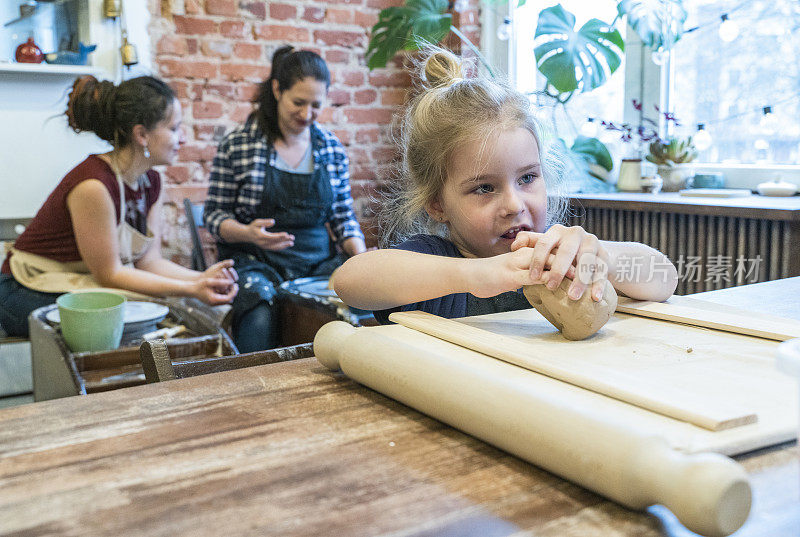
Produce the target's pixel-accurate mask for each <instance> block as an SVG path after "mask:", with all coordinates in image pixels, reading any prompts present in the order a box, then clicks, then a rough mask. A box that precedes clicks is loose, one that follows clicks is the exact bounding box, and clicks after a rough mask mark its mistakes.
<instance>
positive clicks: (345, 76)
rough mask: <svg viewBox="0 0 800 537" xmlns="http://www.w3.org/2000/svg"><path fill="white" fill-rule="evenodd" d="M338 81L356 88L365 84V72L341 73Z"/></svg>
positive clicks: (337, 77)
mask: <svg viewBox="0 0 800 537" xmlns="http://www.w3.org/2000/svg"><path fill="white" fill-rule="evenodd" d="M336 81H337V82H341V83H342V84H344V85H345V86H352V87H354V88H355V87H358V86H361V85H362V84H364V73H363V71H341V72H339V73H338V74H337V76H336Z"/></svg>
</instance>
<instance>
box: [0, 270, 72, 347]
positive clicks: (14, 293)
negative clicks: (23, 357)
mask: <svg viewBox="0 0 800 537" xmlns="http://www.w3.org/2000/svg"><path fill="white" fill-rule="evenodd" d="M60 294H61V293H40V292H39V291H34V290H33V289H28V288H27V287H25V286H24V285H22V284H20V283H18V282H17V280H15V279H14V277H13V276H11V275H10V274H0V332H2V331H4V332H6V334H8V335H9V336H17V337H28V316H29V315H30V314H31V312H32V311H33V310H35V309H39V308H41V307H43V306H49V305H50V304H53V303H55V301H56V298H58V297H59V295H60Z"/></svg>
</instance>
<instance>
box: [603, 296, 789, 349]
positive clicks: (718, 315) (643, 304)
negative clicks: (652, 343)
mask: <svg viewBox="0 0 800 537" xmlns="http://www.w3.org/2000/svg"><path fill="white" fill-rule="evenodd" d="M617 311H618V312H621V313H628V314H631V315H638V316H642V317H650V318H653V319H659V320H662V321H669V322H674V323H682V324H689V325H692V326H702V327H705V328H712V329H714V330H721V331H725V332H733V333H736V334H745V335H749V336H755V337H761V338H765V339H774V340H776V341H786V340H788V339H792V338H797V337H800V322H798V321H796V320H794V319H783V318H781V317H774V316H769V315H764V314H759V315H754V314H752V313H750V312H748V311H746V310H741V309H738V308H730V307H725V306H720V305H719V304H713V303H711V302H706V301H703V300H699V299H694V298H688V297H681V296H673V297H671V298H670V299H669V300H668V301H667V302H648V301H643V300H633V299H630V298H625V297H620V298H619V301H618V302H617Z"/></svg>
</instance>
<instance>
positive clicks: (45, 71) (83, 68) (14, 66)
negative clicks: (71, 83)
mask: <svg viewBox="0 0 800 537" xmlns="http://www.w3.org/2000/svg"><path fill="white" fill-rule="evenodd" d="M3 73H12V74H32V75H56V76H79V75H95V76H98V75H102V74H103V72H102V70H101V69H98V68H97V67H92V66H91V65H51V64H49V63H15V62H6V63H0V75H2V74H3Z"/></svg>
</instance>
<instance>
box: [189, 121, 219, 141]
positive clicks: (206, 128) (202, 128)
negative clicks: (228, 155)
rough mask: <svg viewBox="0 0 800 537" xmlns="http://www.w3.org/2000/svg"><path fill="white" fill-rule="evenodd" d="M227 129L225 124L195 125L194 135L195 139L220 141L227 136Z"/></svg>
mask: <svg viewBox="0 0 800 537" xmlns="http://www.w3.org/2000/svg"><path fill="white" fill-rule="evenodd" d="M226 130H227V129H226V128H225V126H224V125H216V124H213V125H195V126H194V137H195V140H202V141H206V142H219V141H220V140H222V138H223V137H224V136H225V131H226Z"/></svg>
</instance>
